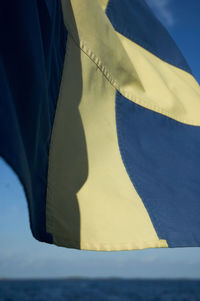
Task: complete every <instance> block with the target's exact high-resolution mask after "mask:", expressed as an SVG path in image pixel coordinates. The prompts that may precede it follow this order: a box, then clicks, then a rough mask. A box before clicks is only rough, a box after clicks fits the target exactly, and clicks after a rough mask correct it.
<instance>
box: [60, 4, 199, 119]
mask: <svg viewBox="0 0 200 301" xmlns="http://www.w3.org/2000/svg"><path fill="white" fill-rule="evenodd" d="M62 3H63V12H64V19H65V23H66V26H67V28H68V30H69V31H70V32H71V34H72V35H73V38H74V40H75V41H76V43H77V44H78V45H79V47H81V49H82V51H83V52H85V53H86V54H87V55H88V56H89V57H90V59H91V60H92V61H93V62H94V63H95V64H96V65H97V66H98V68H99V69H100V70H101V71H102V73H103V74H104V75H105V77H106V78H107V80H108V81H110V83H111V84H112V85H113V86H114V87H115V88H116V89H118V90H119V91H120V92H121V93H122V94H123V95H124V96H125V97H127V98H128V99H130V100H132V101H134V102H136V103H138V104H140V105H142V106H144V107H146V108H148V109H151V110H153V111H156V112H158V113H161V114H164V115H166V116H168V117H171V118H173V119H175V120H177V121H180V122H183V123H187V124H191V125H200V116H199V114H198V112H199V109H200V89H199V85H198V83H197V82H196V81H195V79H194V78H193V77H192V76H191V75H190V74H188V73H187V72H185V71H183V70H180V69H178V68H176V67H173V66H171V65H169V64H167V63H165V62H163V61H161V60H160V59H158V58H157V57H155V56H154V55H152V54H151V53H150V52H148V51H146V50H144V49H143V48H142V47H140V46H138V45H136V44H135V43H133V42H132V41H130V40H128V39H127V38H125V37H122V36H121V35H120V34H117V33H116V32H115V30H114V28H113V27H112V25H111V24H110V22H109V20H108V18H107V16H106V15H105V13H104V12H103V10H102V9H101V7H100V5H99V2H98V1H97V0H93V1H90V0H85V1H81V2H80V1H78V0H71V1H70V0H62ZM85 20H87V22H85Z"/></svg>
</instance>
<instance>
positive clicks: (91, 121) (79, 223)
mask: <svg viewBox="0 0 200 301" xmlns="http://www.w3.org/2000/svg"><path fill="white" fill-rule="evenodd" d="M115 95H116V90H115V89H114V87H113V86H112V85H111V84H110V82H109V81H108V80H107V79H106V78H105V76H104V75H103V74H102V72H101V71H100V70H99V69H98V68H97V67H96V65H95V64H94V63H93V61H91V60H90V58H88V56H87V55H86V54H85V53H83V52H82V51H80V49H79V48H78V47H77V46H76V44H75V43H74V41H73V40H72V39H71V36H69V39H68V49H67V56H66V61H65V66H64V72H63V80H62V85H61V89H60V96H59V100H58V109H57V112H56V116H55V123H54V129H53V135H52V142H51V150H50V158H49V171H48V193H47V231H49V232H50V233H52V234H53V238H54V243H56V244H57V245H62V246H67V247H73V248H78V249H79V248H80V249H87V250H106V251H109V250H131V249H142V248H148V247H167V243H166V241H164V240H159V239H158V237H157V234H156V232H155V230H154V227H153V225H152V222H151V220H150V218H149V215H148V213H147V211H146V209H145V207H144V205H143V203H142V201H141V199H140V197H139V196H138V194H137V193H136V191H135V189H134V187H133V185H132V183H131V181H130V179H129V177H128V174H127V173H126V170H125V167H124V165H123V162H122V159H121V155H120V151H119V147H118V141H117V132H116V120H115Z"/></svg>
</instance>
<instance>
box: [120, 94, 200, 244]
mask: <svg viewBox="0 0 200 301" xmlns="http://www.w3.org/2000/svg"><path fill="white" fill-rule="evenodd" d="M116 120H117V132H118V141H119V147H120V151H121V155H122V159H123V162H124V164H125V167H126V170H127V172H128V174H129V177H130V179H131V181H132V183H133V185H134V186H135V188H136V190H137V192H138V194H139V195H140V197H141V199H142V201H143V203H144V205H145V207H146V209H147V211H148V213H149V215H150V218H151V220H152V223H153V225H154V227H155V229H156V232H157V234H158V237H159V238H160V239H166V240H167V242H168V245H169V247H192V246H193V247H195V246H198V247H200V127H195V126H190V125H186V124H182V123H179V122H177V121H175V120H173V119H171V118H168V117H166V116H164V115H161V114H159V113H156V112H153V111H151V110H148V109H146V108H144V107H141V106H139V105H137V104H135V103H133V102H132V101H130V100H128V99H126V98H124V97H123V96H122V95H121V94H120V93H117V96H116Z"/></svg>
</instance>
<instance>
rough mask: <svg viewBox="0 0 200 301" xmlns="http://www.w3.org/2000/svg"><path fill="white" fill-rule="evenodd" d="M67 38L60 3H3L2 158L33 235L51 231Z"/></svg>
mask: <svg viewBox="0 0 200 301" xmlns="http://www.w3.org/2000/svg"><path fill="white" fill-rule="evenodd" d="M66 38H67V33H66V29H65V26H64V24H63V20H62V10H61V4H60V0H43V1H41V0H38V1H37V0H31V1H27V0H19V1H16V0H10V1H1V3H0V77H1V80H0V137H1V138H0V155H1V156H2V157H3V158H4V159H5V161H6V162H7V163H8V164H9V165H10V166H11V167H12V168H13V170H14V171H15V172H16V174H17V175H18V177H19V179H20V180H21V182H22V184H23V187H24V190H25V193H26V196H27V199H28V205H29V213H30V221H31V229H32V232H33V235H34V236H35V237H36V238H37V239H38V240H41V241H46V242H52V237H51V235H50V234H48V233H46V227H45V222H46V221H45V198H46V186H47V168H48V151H49V142H50V136H51V130H52V125H53V119H54V113H55V108H56V102H57V98H58V92H59V86H60V81H61V76H62V69H63V62H64V54H65V44H66Z"/></svg>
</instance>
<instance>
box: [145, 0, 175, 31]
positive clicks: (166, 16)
mask: <svg viewBox="0 0 200 301" xmlns="http://www.w3.org/2000/svg"><path fill="white" fill-rule="evenodd" d="M146 1H147V3H148V4H149V6H150V7H151V8H152V9H153V11H154V12H155V14H156V15H157V16H158V17H159V18H160V19H161V21H163V22H164V23H165V24H166V25H167V26H173V25H174V24H175V23H176V18H175V16H174V15H173V12H172V11H171V9H170V7H169V5H170V2H172V1H173V0H146Z"/></svg>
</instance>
